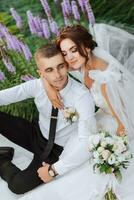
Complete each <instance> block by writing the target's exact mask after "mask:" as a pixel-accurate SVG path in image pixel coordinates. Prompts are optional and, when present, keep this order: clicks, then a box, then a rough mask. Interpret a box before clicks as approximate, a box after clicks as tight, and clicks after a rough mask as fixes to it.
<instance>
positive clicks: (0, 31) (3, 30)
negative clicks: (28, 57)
mask: <svg viewBox="0 0 134 200" xmlns="http://www.w3.org/2000/svg"><path fill="white" fill-rule="evenodd" d="M6 32H8V30H7V28H6V27H5V26H3V25H2V24H1V23H0V38H1V39H2V38H3V37H4V35H5V33H6Z"/></svg>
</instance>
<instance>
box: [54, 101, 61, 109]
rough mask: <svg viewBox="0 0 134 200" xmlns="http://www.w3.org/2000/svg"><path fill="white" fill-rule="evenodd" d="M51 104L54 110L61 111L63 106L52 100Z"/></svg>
mask: <svg viewBox="0 0 134 200" xmlns="http://www.w3.org/2000/svg"><path fill="white" fill-rule="evenodd" d="M52 104H53V107H54V108H58V109H62V108H63V106H62V105H61V104H60V103H58V102H57V101H55V100H52Z"/></svg>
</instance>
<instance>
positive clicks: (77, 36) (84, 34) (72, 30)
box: [56, 25, 97, 60]
mask: <svg viewBox="0 0 134 200" xmlns="http://www.w3.org/2000/svg"><path fill="white" fill-rule="evenodd" d="M67 38H68V39H70V40H72V41H73V42H74V43H75V44H76V46H77V48H78V52H79V53H80V55H81V56H83V57H85V58H86V60H88V55H87V53H86V52H85V50H84V49H85V48H89V49H90V50H91V52H92V51H93V50H94V48H95V47H97V43H96V42H95V41H94V40H93V37H92V35H91V34H90V33H89V32H88V30H87V29H86V28H84V27H83V26H81V25H72V26H66V27H64V28H63V29H61V31H60V33H59V35H58V37H57V39H56V45H57V47H58V48H59V49H60V43H61V41H62V40H64V39H67Z"/></svg>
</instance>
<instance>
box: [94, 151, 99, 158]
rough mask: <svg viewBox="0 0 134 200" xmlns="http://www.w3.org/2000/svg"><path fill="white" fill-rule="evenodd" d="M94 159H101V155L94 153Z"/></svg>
mask: <svg viewBox="0 0 134 200" xmlns="http://www.w3.org/2000/svg"><path fill="white" fill-rule="evenodd" d="M93 157H94V158H95V159H98V158H99V153H98V152H97V151H95V152H93Z"/></svg>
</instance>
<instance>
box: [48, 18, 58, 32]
mask: <svg viewBox="0 0 134 200" xmlns="http://www.w3.org/2000/svg"><path fill="white" fill-rule="evenodd" d="M49 25H50V29H51V31H52V33H54V34H56V35H58V34H59V30H58V25H57V23H56V21H54V20H53V19H52V20H51V21H49Z"/></svg>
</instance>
